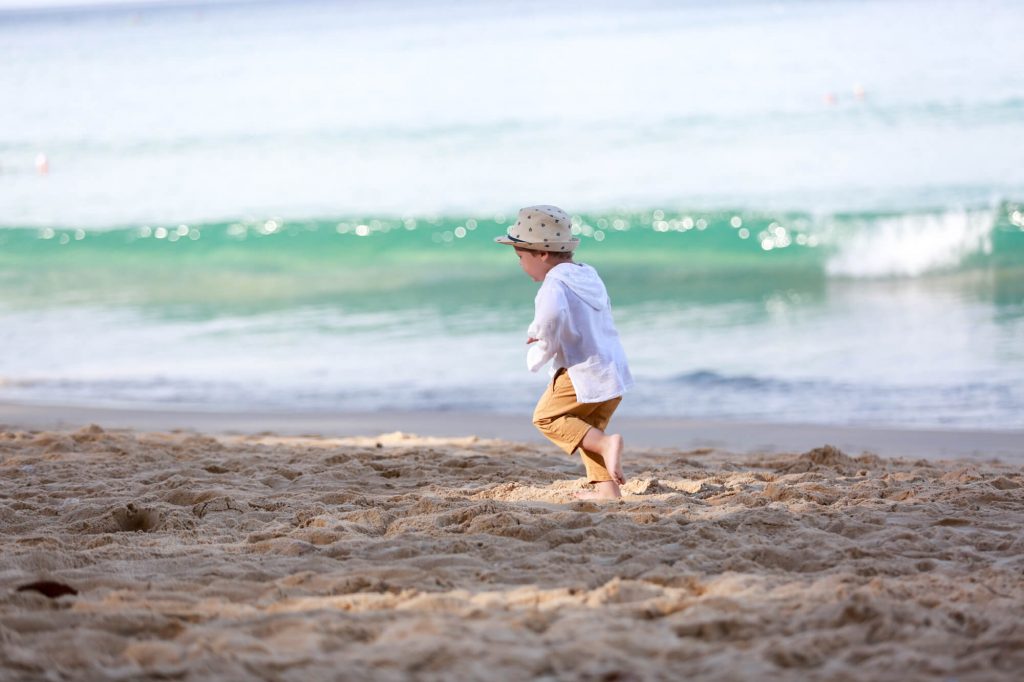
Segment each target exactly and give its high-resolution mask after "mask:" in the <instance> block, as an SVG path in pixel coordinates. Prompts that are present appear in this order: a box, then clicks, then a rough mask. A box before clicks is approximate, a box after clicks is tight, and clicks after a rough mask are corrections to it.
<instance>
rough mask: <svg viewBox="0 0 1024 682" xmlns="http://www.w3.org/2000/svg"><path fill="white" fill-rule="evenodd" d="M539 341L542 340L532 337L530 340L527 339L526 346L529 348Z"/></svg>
mask: <svg viewBox="0 0 1024 682" xmlns="http://www.w3.org/2000/svg"><path fill="white" fill-rule="evenodd" d="M538 341H540V339H535V338H533V337H532V336H531V337H530V338H528V339H526V345H527V346H529V345H530V344H531V343H537V342H538Z"/></svg>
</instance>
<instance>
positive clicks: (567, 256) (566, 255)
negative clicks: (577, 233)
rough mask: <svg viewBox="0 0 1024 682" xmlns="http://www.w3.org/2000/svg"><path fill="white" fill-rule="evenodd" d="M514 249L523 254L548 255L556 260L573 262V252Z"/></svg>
mask: <svg viewBox="0 0 1024 682" xmlns="http://www.w3.org/2000/svg"><path fill="white" fill-rule="evenodd" d="M513 248H514V249H515V250H516V251H519V252H522V253H546V254H549V255H550V256H551V257H552V258H553V259H554V260H572V251H537V250H536V249H524V248H521V247H519V246H515V247H513Z"/></svg>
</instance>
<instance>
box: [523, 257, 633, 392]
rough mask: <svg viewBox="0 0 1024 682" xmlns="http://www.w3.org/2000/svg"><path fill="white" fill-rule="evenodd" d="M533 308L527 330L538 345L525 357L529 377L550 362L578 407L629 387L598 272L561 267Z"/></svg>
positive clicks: (544, 285)
mask: <svg viewBox="0 0 1024 682" xmlns="http://www.w3.org/2000/svg"><path fill="white" fill-rule="evenodd" d="M534 308H535V311H534V318H533V322H532V323H531V324H530V328H529V329H528V330H527V334H528V335H529V336H530V337H531V338H534V339H537V342H536V343H533V344H531V345H530V348H529V350H528V351H527V353H526V365H527V367H529V369H530V371H531V372H536V371H537V370H539V369H540V368H541V367H543V366H544V364H545V363H547V362H548V360H553V361H554V362H552V366H551V373H552V374H554V372H555V371H556V370H558V369H559V368H561V367H565V368H566V370H567V371H568V373H569V379H571V380H572V385H573V388H575V389H576V399H577V400H578V401H579V402H581V403H599V402H603V401H605V400H611V399H612V398H616V397H618V396H620V395H622V394H623V393H625V392H626V391H628V390H629V389H630V388H631V387H632V386H633V376H632V375H631V374H630V372H629V365H628V363H627V362H626V353H625V351H624V350H623V349H622V343H621V342H620V341H619V333H618V332H617V331H616V330H615V324H614V323H613V322H612V306H611V301H610V300H609V299H608V290H607V289H605V286H604V282H602V281H601V277H600V276H598V274H597V270H595V269H594V268H592V267H590V266H589V265H585V264H583V263H559V264H558V265H556V266H555V267H553V268H551V269H550V270H549V271H548V273H547V275H545V277H544V282H543V283H542V284H541V286H540V290H539V291H538V292H537V298H536V300H535V301H534Z"/></svg>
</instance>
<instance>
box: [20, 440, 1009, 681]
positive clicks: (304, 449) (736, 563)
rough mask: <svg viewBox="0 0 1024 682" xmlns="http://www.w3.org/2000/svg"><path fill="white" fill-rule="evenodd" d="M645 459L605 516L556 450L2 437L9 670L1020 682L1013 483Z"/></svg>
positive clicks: (653, 454) (811, 461)
mask: <svg viewBox="0 0 1024 682" xmlns="http://www.w3.org/2000/svg"><path fill="white" fill-rule="evenodd" d="M822 445H823V446H824V444H822ZM625 463H626V474H627V477H628V478H629V483H628V484H627V486H626V487H625V491H626V492H627V495H626V497H625V498H624V499H623V500H622V501H620V502H609V503H595V502H583V501H575V500H574V499H573V497H572V494H573V492H574V491H576V490H580V489H582V488H584V487H585V483H584V481H583V480H582V479H581V478H580V476H582V466H581V465H580V463H579V462H578V460H576V459H571V458H568V457H566V456H564V455H561V454H559V453H558V452H557V451H555V450H554V449H553V448H552V447H551V446H547V445H543V444H534V443H528V444H523V443H515V442H507V441H498V440H484V439H477V438H474V437H468V438H454V439H453V438H437V437H415V436H408V435H403V434H400V433H395V434H390V435H386V436H380V437H377V438H326V437H312V436H311V437H298V436H275V435H271V434H264V435H250V436H217V437H211V436H209V435H200V434H195V433H185V432H180V433H147V432H139V431H129V430H105V429H103V428H100V427H99V426H91V427H87V428H83V429H80V430H74V431H72V430H66V431H25V430H6V431H0V541H2V550H3V551H2V558H0V679H4V680H23V679H24V680H30V679H33V680H34V679H48V680H60V679H101V678H102V679H122V680H128V679H130V680H140V679H175V680H205V679H215V678H219V679H265V680H297V681H298V680H302V681H303V682H306V681H309V680H365V679H370V678H372V679H380V680H406V679H416V680H453V679H509V680H527V679H531V680H532V679H550V680H554V679H580V680H582V679H585V680H648V679H649V680H680V679H686V678H694V679H707V680H737V679H759V680H761V679H764V680H786V679H800V680H805V679H808V680H864V679H870V680H889V679H891V680H914V679H942V680H951V679H955V680H998V679H1006V680H1010V679H1013V680H1016V679H1019V675H1020V671H1021V670H1022V669H1024V620H1022V615H1024V534H1022V531H1021V528H1022V522H1024V470H1022V468H1021V466H1020V465H1019V464H1006V463H1000V462H998V461H995V460H993V461H980V460H977V459H975V460H972V461H970V462H967V461H956V460H949V461H934V460H921V459H899V458H881V457H878V456H875V455H870V454H867V455H859V456H856V457H854V456H850V455H848V454H844V453H843V452H841V451H839V450H836V449H833V448H829V447H820V448H818V449H815V450H812V451H808V452H803V453H789V454H786V453H781V454H780V453H772V454H756V453H754V454H750V453H744V454H735V453H729V452H724V451H720V450H715V449H698V450H683V451H680V450H673V449H670V448H661V449H647V450H640V449H637V448H633V449H630V450H629V451H628V452H627V459H626V462H625ZM45 581H49V583H50V585H49V587H47V586H46V585H45V584H42V585H40V583H45ZM33 583H36V584H37V585H36V587H34V588H30V589H22V590H19V589H18V588H19V587H23V586H26V585H30V584H33ZM54 586H57V587H56V588H55V587H54ZM39 590H42V591H51V593H56V592H60V591H64V592H66V593H65V594H62V595H59V596H52V597H51V596H46V595H45V594H43V593H42V592H41V591H39ZM72 591H73V592H72Z"/></svg>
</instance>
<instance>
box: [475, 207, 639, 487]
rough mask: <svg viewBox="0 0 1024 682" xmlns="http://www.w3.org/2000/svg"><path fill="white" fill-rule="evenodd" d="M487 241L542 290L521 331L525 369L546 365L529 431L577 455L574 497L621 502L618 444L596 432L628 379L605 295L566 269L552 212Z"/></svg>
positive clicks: (537, 210) (579, 266)
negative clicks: (588, 487)
mask: <svg viewBox="0 0 1024 682" xmlns="http://www.w3.org/2000/svg"><path fill="white" fill-rule="evenodd" d="M494 241H496V242H498V243H499V244H508V245H510V246H512V247H514V248H515V250H516V255H517V256H518V257H519V264H520V266H521V267H522V268H523V271H525V272H526V274H527V275H529V276H530V277H531V278H532V279H533V281H535V282H542V284H541V286H540V290H539V291H538V292H537V298H536V300H535V302H534V305H535V314H534V319H533V323H532V324H531V325H530V328H529V329H528V330H527V336H528V338H527V340H526V343H527V344H528V345H530V349H529V351H528V352H527V355H526V364H527V366H528V367H529V368H530V371H531V372H536V371H537V370H539V369H540V368H541V367H542V366H543V365H544V364H546V363H547V362H548V360H554V362H553V363H552V368H553V376H552V379H551V382H550V383H549V384H548V387H547V389H546V390H545V391H544V395H542V396H541V398H540V401H539V402H538V403H537V408H536V409H535V410H534V412H533V423H534V425H535V426H536V427H537V428H538V429H540V432H541V433H543V434H544V435H545V436H546V437H547V438H548V439H549V440H550V441H551V442H552V443H554V444H555V445H557V446H558V447H560V448H562V449H563V450H565V452H566V453H568V454H570V455H571V454H572V453H573V452H575V451H576V450H577V449H579V450H580V454H581V456H582V457H583V464H584V465H585V466H586V469H587V478H588V479H589V481H590V483H591V484H593V486H594V489H593V490H592V491H588V492H585V493H578V494H577V497H580V498H584V499H614V498H618V497H621V496H622V494H621V492H620V491H619V485H621V484H623V483H625V482H626V479H625V476H623V473H622V436H620V435H618V434H609V433H605V432H604V429H605V428H606V427H607V426H608V421H609V420H610V419H611V416H612V413H613V412H615V408H616V407H618V406H619V402H620V401H621V400H622V394H623V393H625V392H626V391H627V390H629V389H630V387H632V385H633V377H632V376H631V375H630V373H629V366H628V365H627V364H626V354H625V352H623V350H622V344H621V343H620V342H619V334H618V332H617V331H615V325H614V324H613V322H612V313H611V301H609V299H608V291H607V290H606V289H605V286H604V283H603V282H602V281H601V278H600V277H599V276H598V274H597V271H596V270H594V268H592V267H590V266H589V265H584V264H583V263H576V262H574V261H573V259H572V255H573V251H574V250H575V249H576V247H577V246H579V243H580V240H579V238H577V237H574V236H572V223H571V221H570V219H569V216H568V214H566V212H565V211H563V210H562V209H560V208H558V207H556V206H529V207H527V208H524V209H522V210H521V211H519V216H518V218H517V220H516V224H515V225H513V226H512V227H510V228H509V229H508V234H507V235H505V236H504V237H498V238H496V239H495V240H494Z"/></svg>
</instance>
